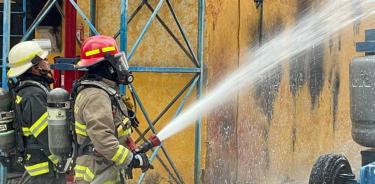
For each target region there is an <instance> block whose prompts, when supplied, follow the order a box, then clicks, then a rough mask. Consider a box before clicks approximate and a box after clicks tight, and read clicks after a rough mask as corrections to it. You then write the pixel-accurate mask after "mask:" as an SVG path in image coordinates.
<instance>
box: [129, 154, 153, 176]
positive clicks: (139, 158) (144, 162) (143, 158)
mask: <svg viewBox="0 0 375 184" xmlns="http://www.w3.org/2000/svg"><path fill="white" fill-rule="evenodd" d="M131 165H132V167H133V168H141V170H142V172H146V171H147V170H148V169H153V168H154V167H153V166H152V165H151V164H150V162H149V161H148V158H147V155H146V154H144V153H138V154H135V155H134V157H133V160H132V163H131Z"/></svg>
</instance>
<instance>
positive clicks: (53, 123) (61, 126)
mask: <svg viewBox="0 0 375 184" xmlns="http://www.w3.org/2000/svg"><path fill="white" fill-rule="evenodd" d="M69 102H70V101H69V93H68V91H66V90H65V89H62V88H56V89H53V90H52V91H50V92H49V94H48V96H47V111H48V147H49V150H50V152H51V153H53V154H54V155H57V156H60V157H67V156H68V155H69V154H70V153H71V151H72V138H71V134H70V132H69V117H67V110H68V109H69V108H70V103H69Z"/></svg>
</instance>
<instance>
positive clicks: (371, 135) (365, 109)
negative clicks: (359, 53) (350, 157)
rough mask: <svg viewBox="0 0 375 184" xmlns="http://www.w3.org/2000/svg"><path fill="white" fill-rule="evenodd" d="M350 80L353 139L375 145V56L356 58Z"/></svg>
mask: <svg viewBox="0 0 375 184" xmlns="http://www.w3.org/2000/svg"><path fill="white" fill-rule="evenodd" d="M349 81H350V82H349V86H350V115H351V120H352V137H353V140H354V141H355V142H357V143H358V144H360V145H362V146H365V147H375V56H366V57H357V58H354V59H353V61H352V63H351V64H350V68H349Z"/></svg>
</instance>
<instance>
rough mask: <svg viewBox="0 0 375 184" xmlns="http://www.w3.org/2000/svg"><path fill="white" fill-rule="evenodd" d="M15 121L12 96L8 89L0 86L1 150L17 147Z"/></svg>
mask: <svg viewBox="0 0 375 184" xmlns="http://www.w3.org/2000/svg"><path fill="white" fill-rule="evenodd" d="M13 122H14V111H13V110H12V98H11V96H10V94H9V93H8V91H7V90H5V89H2V88H0V150H2V151H5V152H7V151H9V150H11V149H12V148H14V147H15V131H14V128H13Z"/></svg>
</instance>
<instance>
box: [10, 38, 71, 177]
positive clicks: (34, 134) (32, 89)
mask: <svg viewBox="0 0 375 184" xmlns="http://www.w3.org/2000/svg"><path fill="white" fill-rule="evenodd" d="M47 56H48V51H45V50H42V49H41V47H40V46H39V45H38V43H37V42H35V41H25V42H21V43H18V44H17V45H15V46H14V47H13V48H12V49H11V50H10V52H9V57H8V58H9V67H10V69H9V71H8V73H7V74H8V77H9V78H17V83H16V84H15V85H13V86H11V89H12V91H13V94H14V101H15V103H14V106H15V107H14V110H15V114H16V122H15V129H16V132H17V133H16V134H17V135H16V136H17V137H16V140H17V146H16V149H17V153H18V154H19V156H20V158H22V159H20V160H22V162H21V163H22V164H23V166H24V168H25V170H26V171H25V173H24V175H23V177H22V179H21V182H20V183H66V181H65V175H62V174H59V173H57V172H56V171H55V167H54V165H55V164H56V163H58V159H57V158H56V157H55V156H54V155H52V154H51V153H50V152H49V149H48V132H47V131H48V128H47V125H48V121H47V116H48V114H47V109H46V103H47V93H48V92H49V91H50V88H49V85H50V84H51V83H53V78H52V76H51V74H50V73H51V70H50V67H49V64H48V59H47Z"/></svg>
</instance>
